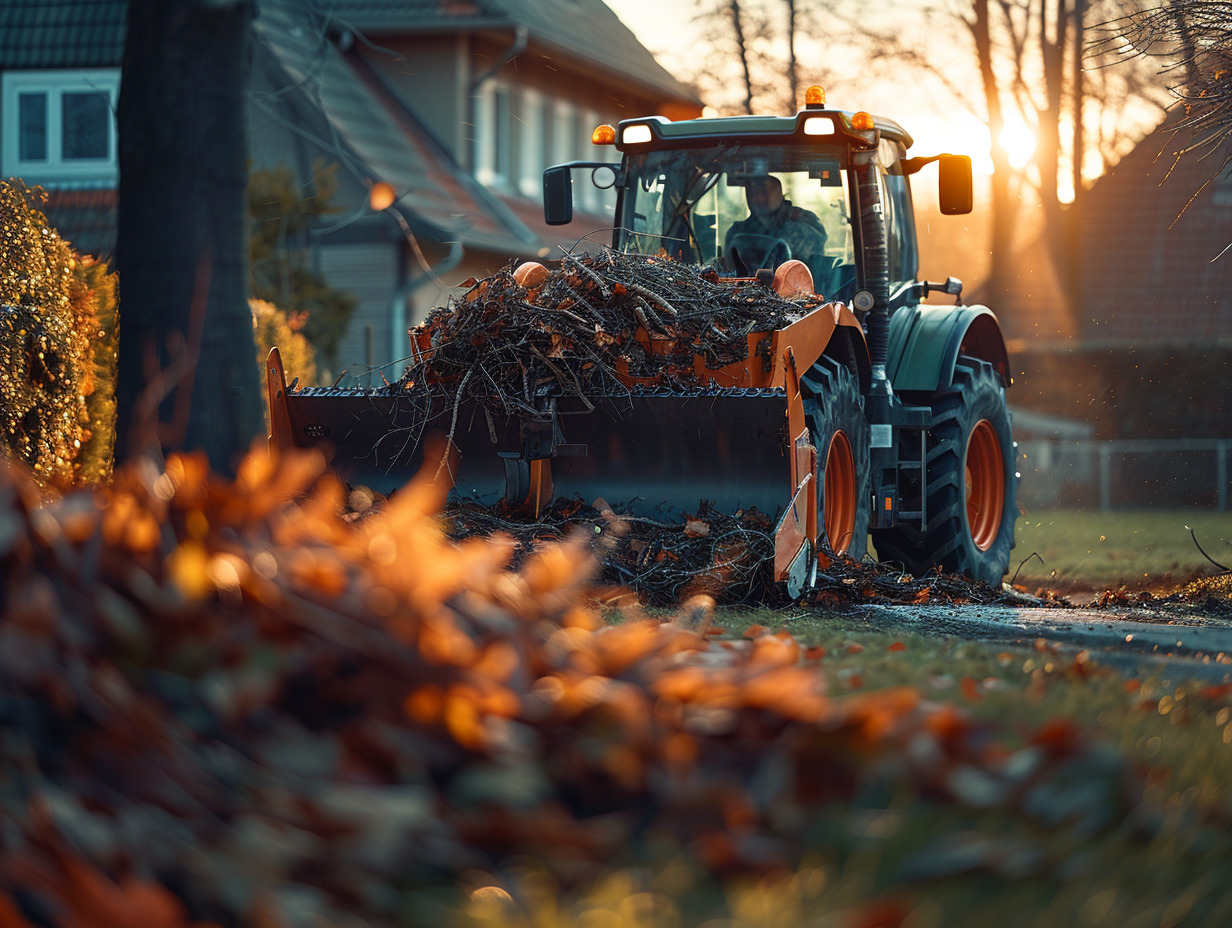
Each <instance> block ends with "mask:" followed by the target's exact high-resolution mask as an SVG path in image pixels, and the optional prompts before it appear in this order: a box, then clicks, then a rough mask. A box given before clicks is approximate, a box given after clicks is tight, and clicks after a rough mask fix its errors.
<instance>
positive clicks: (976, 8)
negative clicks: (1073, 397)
mask: <svg viewBox="0 0 1232 928" xmlns="http://www.w3.org/2000/svg"><path fill="white" fill-rule="evenodd" d="M988 2H989V0H973V2H972V5H971V7H972V12H973V13H974V14H975V18H974V20H973V21H971V22H970V23H969V25H970V28H971V36H972V38H973V39H974V40H975V51H976V58H977V60H978V62H979V69H980V79H981V83H982V85H983V89H984V105H985V106H986V107H987V109H988V131H989V132H990V133H991V135H992V150H991V155H992V191H991V194H992V197H991V198H992V207H991V219H992V232H991V235H990V241H989V249H990V252H991V257H990V262H989V269H988V283H987V287H986V289H987V291H988V295H989V296H988V302H989V303H990V304H992V305H993V306H994V307H995V306H997V305H999V304H1001V303H1002V302H1003V298H1004V297H1005V295H1006V294H1007V293H1009V290H1010V285H1011V283H1012V280H1013V270H1012V265H1013V260H1014V256H1013V254H1012V247H1013V242H1014V228H1015V226H1016V224H1017V221H1018V209H1017V205H1018V204H1017V201H1016V200H1015V198H1014V196H1013V192H1012V187H1011V168H1010V161H1009V156H1008V155H1007V153H1006V151H1005V148H1004V147H1003V146H1002V145H1001V144H1000V142H999V141H998V140H999V138H1000V136H1001V132H1002V130H1003V129H1004V128H1005V112H1004V110H1003V109H1002V103H1001V87H1000V84H999V82H998V81H997V74H996V71H995V69H994V68H993V55H992V28H991V20H990V14H989V8H988Z"/></svg>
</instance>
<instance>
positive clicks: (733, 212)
mask: <svg viewBox="0 0 1232 928" xmlns="http://www.w3.org/2000/svg"><path fill="white" fill-rule="evenodd" d="M844 158H845V154H844V152H843V149H841V148H836V149H833V150H824V149H821V150H819V149H817V148H808V149H805V148H802V147H791V148H785V147H781V146H778V147H776V146H765V145H748V144H730V145H725V146H720V147H718V148H706V149H685V150H677V151H653V152H647V153H645V154H640V155H634V156H631V157H630V158H629V159H628V163H627V175H626V185H625V190H624V199H623V201H622V212H621V231H620V242H619V244H620V247H621V248H622V249H623V250H625V251H629V252H634V253H638V254H658V253H659V252H660V251H666V252H667V254H669V255H670V256H672V257H673V258H677V259H678V260H681V261H685V262H689V263H699V264H712V265H714V266H715V267H716V268H717V269H718V271H719V273H720V274H723V275H726V276H740V277H745V276H751V275H752V274H753V273H755V272H756V271H757V270H758V269H759V268H763V267H771V268H773V267H776V266H778V265H779V264H781V263H782V262H783V261H786V260H787V259H789V258H797V259H799V260H801V261H803V262H804V263H805V264H807V265H808V267H809V270H810V271H811V272H812V274H813V281H814V284H815V286H816V289H817V290H818V292H822V293H825V294H826V295H828V296H830V297H831V298H843V296H842V295H841V294H842V291H844V290H847V289H851V288H852V287H853V286H854V281H855V242H854V239H853V230H852V222H851V210H850V209H849V206H848V204H849V203H850V202H851V198H850V196H849V189H848V184H849V180H848V172H847V171H846V170H844V167H845V164H844Z"/></svg>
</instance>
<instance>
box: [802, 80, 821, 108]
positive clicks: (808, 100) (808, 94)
mask: <svg viewBox="0 0 1232 928" xmlns="http://www.w3.org/2000/svg"><path fill="white" fill-rule="evenodd" d="M804 105H805V106H825V105H826V89H825V88H824V87H822V86H820V85H819V84H814V85H813V86H811V87H809V88H808V90H806V91H804Z"/></svg>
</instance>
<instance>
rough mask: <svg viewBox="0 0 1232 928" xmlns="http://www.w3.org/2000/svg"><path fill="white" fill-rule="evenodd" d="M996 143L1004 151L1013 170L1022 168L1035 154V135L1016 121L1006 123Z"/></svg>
mask: <svg viewBox="0 0 1232 928" xmlns="http://www.w3.org/2000/svg"><path fill="white" fill-rule="evenodd" d="M997 141H998V142H1000V144H1001V147H1002V148H1003V149H1005V154H1006V156H1007V157H1008V158H1009V161H1010V166H1011V167H1014V168H1021V167H1023V166H1024V165H1025V164H1026V163H1027V162H1028V161H1030V160H1031V156H1032V155H1033V154H1034V153H1035V134H1034V133H1033V132H1032V131H1031V130H1030V129H1028V128H1027V127H1026V125H1025V124H1024V123H1022V122H1019V121H1017V120H1014V121H1008V122H1006V124H1005V128H1003V129H1002V130H1001V134H1000V135H999V136H998V137H997Z"/></svg>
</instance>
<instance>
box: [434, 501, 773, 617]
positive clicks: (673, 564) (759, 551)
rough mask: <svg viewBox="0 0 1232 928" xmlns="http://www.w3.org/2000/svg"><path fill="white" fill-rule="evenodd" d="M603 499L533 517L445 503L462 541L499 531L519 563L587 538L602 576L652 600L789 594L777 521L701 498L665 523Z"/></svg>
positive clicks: (763, 598)
mask: <svg viewBox="0 0 1232 928" xmlns="http://www.w3.org/2000/svg"><path fill="white" fill-rule="evenodd" d="M596 504H597V505H590V504H587V503H583V502H582V501H581V500H580V499H567V498H565V497H560V498H558V499H557V500H556V501H555V502H554V503H553V504H552V505H551V506H549V507H547V508H546V509H544V510H543V511H542V512H540V513H539V515H538V516H537V517H535V518H528V517H526V516H520V515H518V514H515V513H509V512H507V511H506V510H505V509H504V508H503V507H502V506H500V505H499V504H498V505H497V506H484V505H482V504H480V503H478V502H476V501H475V500H462V501H460V502H459V503H457V504H452V505H450V506H449V507H448V508H447V509H446V511H445V529H446V531H447V532H448V533H449V535H450V537H452V538H454V539H458V540H460V539H463V538H471V537H490V536H492V535H494V534H496V533H498V532H499V533H501V534H503V535H506V536H508V537H510V538H512V539H514V541H515V542H516V545H517V547H516V550H515V554H514V560H513V566H514V567H515V568H516V567H517V566H518V565H519V564H520V563H522V562H524V561H525V559H526V558H527V557H529V556H530V555H531V553H532V552H534V551H535V550H536V549H537V548H538V547H539V546H541V545H543V544H545V543H549V544H550V543H557V542H561V541H564V540H565V539H566V538H569V537H571V536H575V537H578V538H582V539H585V540H586V542H587V544H588V546H589V547H590V549H591V550H592V551H593V552H594V554H595V556H596V558H598V560H599V563H600V565H601V566H600V577H599V579H600V582H601V583H603V584H605V585H607V586H610V587H620V588H624V589H626V590H628V591H630V592H632V593H634V594H635V595H636V596H637V598H638V599H639V600H640V601H641V602H643V603H646V604H647V605H652V606H675V605H677V604H679V603H681V602H683V601H684V600H685V599H687V598H688V597H690V596H694V595H698V594H707V595H709V596H711V597H713V598H714V599H715V601H716V602H719V603H752V602H757V603H774V602H776V600H778V599H781V598H782V592H781V591H780V590H779V589H777V588H776V585H775V584H774V582H773V577H772V575H771V565H772V564H773V562H774V523H773V521H772V520H771V519H770V518H769V517H768V516H766V515H765V514H764V513H762V512H759V511H758V510H757V509H748V510H741V511H739V512H736V513H733V514H726V513H723V512H720V511H718V510H717V509H715V508H713V507H712V506H710V505H709V504H707V503H705V502H702V504H701V505H700V506H699V507H698V511H697V513H696V514H687V515H686V516H685V518H684V521H682V522H661V521H658V520H656V519H651V518H646V517H642V516H636V515H631V514H625V513H621V514H617V513H616V512H614V511H613V510H612V509H611V508H610V507H609V506H608V505H607V504H606V503H605V502H604V501H603V500H597V501H596Z"/></svg>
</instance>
